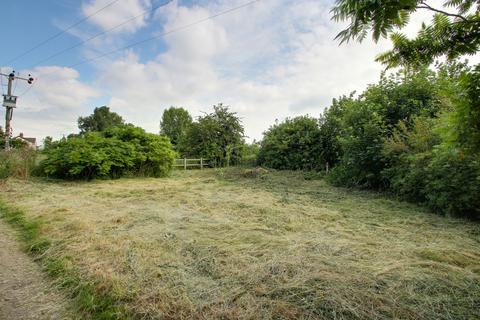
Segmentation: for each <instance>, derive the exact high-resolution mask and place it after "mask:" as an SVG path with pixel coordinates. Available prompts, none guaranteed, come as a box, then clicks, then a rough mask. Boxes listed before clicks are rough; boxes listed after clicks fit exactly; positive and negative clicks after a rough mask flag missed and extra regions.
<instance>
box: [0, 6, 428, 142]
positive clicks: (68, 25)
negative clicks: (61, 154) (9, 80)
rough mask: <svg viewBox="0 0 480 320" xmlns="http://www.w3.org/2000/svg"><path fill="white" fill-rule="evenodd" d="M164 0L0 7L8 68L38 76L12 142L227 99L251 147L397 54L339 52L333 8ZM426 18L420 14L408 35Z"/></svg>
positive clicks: (17, 115) (351, 47)
mask: <svg viewBox="0 0 480 320" xmlns="http://www.w3.org/2000/svg"><path fill="white" fill-rule="evenodd" d="M112 2H113V3H112ZM167 2H168V0H117V1H116V2H114V1H113V0H83V1H79V0H45V1H38V0H16V1H9V2H6V3H2V9H3V10H2V11H3V16H4V19H3V20H1V22H0V26H1V29H2V30H3V31H2V42H3V44H2V50H0V66H2V67H1V71H2V72H8V71H10V70H11V69H12V68H14V69H15V70H16V71H17V72H19V73H20V75H21V76H22V75H23V76H24V75H27V74H28V73H31V74H32V75H34V77H35V78H37V79H36V82H35V84H34V85H33V86H32V87H31V88H30V89H28V88H27V87H26V86H25V84H23V83H21V82H18V83H17V84H16V88H15V94H18V95H19V96H20V98H19V102H18V108H17V109H16V110H15V112H14V120H13V130H14V134H18V133H20V132H24V133H25V135H27V136H36V137H37V138H40V139H42V138H43V137H45V136H46V135H51V136H54V137H56V138H58V137H61V136H62V135H65V134H68V133H71V132H77V127H76V120H77V118H78V117H79V116H84V115H88V114H90V113H91V112H92V111H93V109H94V108H95V107H96V106H101V105H107V106H109V107H110V108H111V109H112V110H113V111H115V112H117V113H119V114H120V115H121V116H122V117H124V119H126V121H128V122H131V123H134V124H135V125H138V126H141V127H143V128H145V129H147V130H148V131H150V132H158V130H159V128H158V127H159V120H160V118H161V115H162V112H163V110H164V109H165V108H168V107H169V106H183V107H185V108H187V109H188V110H189V111H190V112H191V114H192V115H193V116H198V115H200V114H201V113H202V112H208V111H210V110H211V106H212V105H214V104H217V103H219V102H223V103H224V104H226V105H229V106H231V108H232V110H234V111H235V112H237V113H238V114H239V115H240V116H241V118H242V120H243V123H244V125H245V129H246V134H247V136H249V140H251V139H260V138H261V137H262V132H263V131H264V130H265V129H267V128H268V127H269V126H270V125H271V124H272V123H273V122H274V121H275V119H279V120H282V119H284V118H285V117H291V116H295V115H300V114H306V113H308V114H310V115H312V116H318V115H319V114H320V113H322V111H323V109H324V108H325V107H328V106H329V104H330V102H331V100H332V98H335V97H337V96H339V95H342V94H348V93H349V92H351V91H353V90H357V91H361V90H363V89H364V88H365V87H366V85H367V84H369V83H373V82H376V81H377V80H378V78H379V74H380V72H381V70H382V66H381V65H380V64H378V63H376V62H374V58H375V56H376V55H377V54H378V53H380V52H382V51H385V50H386V49H388V47H389V42H388V41H381V42H380V43H377V44H375V43H373V42H372V41H371V40H370V39H367V40H366V41H364V42H363V43H361V44H360V43H350V44H347V45H342V46H339V43H338V42H336V41H334V37H335V35H336V34H337V33H338V31H340V30H341V28H342V25H341V24H339V23H336V22H332V21H331V20H330V13H329V11H330V8H331V6H332V3H333V0H323V1H322V0H258V1H255V2H252V3H250V4H247V3H249V0H208V1H207V0H188V1H187V0H173V1H171V2H168V3H167ZM433 2H435V1H433ZM244 4H247V5H245V6H243V5H244ZM105 6H107V7H106V8H105V9H103V10H101V11H100V12H98V11H99V10H100V9H102V8H104V7H105ZM239 7H240V8H239ZM234 8H238V9H235V10H231V9H234ZM5 9H6V11H5ZM219 13H225V14H221V15H218V14H219ZM217 15H218V16H217ZM212 16H216V17H212ZM209 17H212V18H211V19H208V18H209ZM82 20H83V21H82ZM425 20H426V21H428V20H430V16H429V15H428V14H425V13H421V14H417V15H416V16H415V17H414V19H413V22H412V23H411V25H410V26H409V30H415V29H417V27H418V25H419V23H421V22H422V21H425ZM78 21H82V22H81V23H78V24H76V25H75V26H73V27H72V24H75V23H76V22H78ZM65 29H68V30H67V31H66V32H64V33H62V34H59V32H61V31H62V30H65ZM51 37H54V38H53V39H51V40H50V41H48V42H46V43H44V44H43V45H41V46H39V47H38V48H36V49H35V50H32V51H31V52H28V51H29V49H30V48H32V47H34V46H36V45H38V44H40V43H42V41H44V40H46V39H48V38H51ZM149 38H154V39H153V40H150V41H145V42H143V43H141V44H138V45H135V46H130V44H132V43H137V42H141V41H142V40H143V39H149ZM121 48H125V49H121ZM66 49H69V50H66ZM110 52H114V53H113V54H109V55H105V54H106V53H110ZM24 53H26V54H24ZM99 56H103V57H100V58H98V57H99ZM3 84H5V82H4V83H3ZM2 88H3V90H4V91H5V87H2ZM27 89H28V90H27ZM1 111H2V114H1V116H2V119H4V110H3V108H2V110H1ZM2 121H3V120H2Z"/></svg>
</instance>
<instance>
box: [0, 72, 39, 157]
mask: <svg viewBox="0 0 480 320" xmlns="http://www.w3.org/2000/svg"><path fill="white" fill-rule="evenodd" d="M0 77H6V78H7V79H8V90H7V94H4V95H3V106H4V107H5V109H6V110H5V150H6V151H8V150H10V138H11V137H12V126H11V121H12V117H13V109H14V108H16V107H17V98H18V97H17V96H14V95H12V85H13V81H15V80H24V81H27V82H28V84H32V83H33V78H32V76H31V75H28V78H22V77H16V76H15V71H12V72H10V73H9V74H4V73H0Z"/></svg>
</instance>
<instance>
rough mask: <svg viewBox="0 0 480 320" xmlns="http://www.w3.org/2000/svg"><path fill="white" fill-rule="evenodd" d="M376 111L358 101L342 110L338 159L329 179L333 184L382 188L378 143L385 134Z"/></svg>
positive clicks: (383, 122) (364, 102)
mask: <svg viewBox="0 0 480 320" xmlns="http://www.w3.org/2000/svg"><path fill="white" fill-rule="evenodd" d="M377 110H378V107H377V105H375V104H371V103H369V102H366V101H360V100H357V101H350V102H349V104H348V106H346V107H345V110H344V112H343V115H342V122H341V127H342V132H341V135H340V137H339V142H340V145H341V148H342V157H341V158H340V163H339V165H338V166H337V167H335V168H334V169H333V170H332V173H331V175H330V180H331V181H332V182H333V183H334V184H336V185H345V186H361V187H369V188H381V187H384V182H383V181H382V178H381V175H380V173H381V172H382V170H383V169H384V167H385V163H384V161H383V157H382V141H383V137H384V136H385V135H386V132H387V130H386V124H385V121H384V119H383V118H382V117H381V115H380V114H379V113H378V112H377Z"/></svg>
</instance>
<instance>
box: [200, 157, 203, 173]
mask: <svg viewBox="0 0 480 320" xmlns="http://www.w3.org/2000/svg"><path fill="white" fill-rule="evenodd" d="M200 170H203V158H200Z"/></svg>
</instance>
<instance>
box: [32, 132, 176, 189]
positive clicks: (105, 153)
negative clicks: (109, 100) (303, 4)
mask: <svg viewBox="0 0 480 320" xmlns="http://www.w3.org/2000/svg"><path fill="white" fill-rule="evenodd" d="M45 155H46V159H44V160H43V161H42V163H41V167H42V169H43V171H44V173H45V174H47V175H49V176H54V177H58V178H66V179H92V178H105V177H110V178H116V177H120V176H123V175H127V174H134V175H144V176H155V177H158V176H163V175H166V174H167V173H168V172H169V171H170V170H171V169H172V166H173V161H174V159H175V155H176V154H175V152H174V151H173V150H172V147H171V144H170V142H169V141H168V138H166V137H163V136H158V135H155V134H151V133H146V132H145V131H144V130H143V129H141V128H138V127H134V126H132V125H126V126H121V127H113V128H110V129H108V130H106V131H105V132H103V133H99V132H92V133H87V134H85V135H83V136H78V137H69V138H66V139H65V138H64V139H62V140H60V141H58V142H55V143H53V144H52V146H51V147H50V148H48V149H46V150H45Z"/></svg>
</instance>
